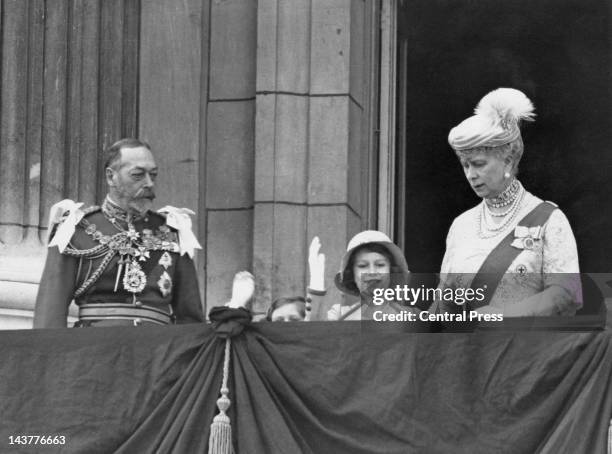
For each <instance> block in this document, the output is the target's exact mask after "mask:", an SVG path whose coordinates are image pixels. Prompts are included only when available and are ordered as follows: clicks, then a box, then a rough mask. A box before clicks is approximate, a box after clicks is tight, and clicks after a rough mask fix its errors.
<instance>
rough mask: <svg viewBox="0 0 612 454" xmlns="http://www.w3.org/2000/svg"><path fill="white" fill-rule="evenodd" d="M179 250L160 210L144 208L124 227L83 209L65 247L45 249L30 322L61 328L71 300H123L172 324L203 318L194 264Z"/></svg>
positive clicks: (101, 213)
mask: <svg viewBox="0 0 612 454" xmlns="http://www.w3.org/2000/svg"><path fill="white" fill-rule="evenodd" d="M111 221H113V222H111ZM179 251H180V248H179V243H178V235H177V231H176V230H175V229H173V228H170V227H169V226H168V225H167V223H166V218H165V217H164V216H163V215H161V214H158V213H155V212H153V211H149V212H147V214H146V215H145V216H144V217H143V218H141V219H140V220H136V221H134V222H133V223H131V224H130V225H129V226H128V224H127V223H126V222H123V223H121V222H118V221H117V219H114V218H110V220H109V217H108V216H107V215H106V214H105V213H103V212H102V211H101V210H100V209H99V208H93V209H89V210H86V214H85V216H84V217H83V218H82V219H81V220H80V222H79V223H78V224H77V225H76V227H75V230H74V234H73V236H72V238H71V239H70V243H69V245H68V246H67V247H66V248H65V250H64V251H63V252H60V248H59V247H55V246H51V247H49V249H48V255H47V261H46V263H45V268H44V271H43V274H42V278H41V282H40V287H39V291H38V296H37V299H36V311H35V317H34V327H65V326H66V317H67V311H68V306H69V304H70V302H71V301H72V300H73V299H74V301H75V302H76V304H77V305H79V306H80V307H81V308H82V307H83V306H84V305H88V304H114V303H123V304H131V305H133V306H134V307H139V306H145V307H151V308H155V309H159V310H160V311H163V312H164V313H169V314H170V315H171V318H172V320H174V321H175V322H176V323H190V322H201V321H203V320H204V316H203V313H202V307H201V304H200V292H199V289H198V281H197V277H196V270H195V266H194V263H193V261H192V259H191V257H190V256H189V255H188V254H186V253H185V254H182V255H181V254H180V252H179Z"/></svg>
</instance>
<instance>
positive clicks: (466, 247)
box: [440, 88, 582, 317]
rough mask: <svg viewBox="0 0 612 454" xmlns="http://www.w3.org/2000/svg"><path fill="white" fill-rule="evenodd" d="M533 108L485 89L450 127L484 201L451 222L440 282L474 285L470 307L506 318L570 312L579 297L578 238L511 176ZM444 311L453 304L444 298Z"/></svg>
mask: <svg viewBox="0 0 612 454" xmlns="http://www.w3.org/2000/svg"><path fill="white" fill-rule="evenodd" d="M533 110H534V108H533V105H532V103H531V101H530V100H529V99H528V98H527V97H526V96H525V95H524V94H523V93H522V92H521V91H519V90H515V89H512V88H499V89H497V90H494V91H492V92H491V93H489V94H487V95H486V96H485V97H484V98H482V100H481V101H480V103H479V104H478V106H477V107H476V110H475V115H473V116H471V117H470V118H468V119H466V120H464V121H463V122H462V123H460V124H459V125H458V126H456V127H455V128H453V129H452V130H451V131H450V134H449V136H448V142H449V144H450V146H451V147H452V148H453V149H454V151H455V153H456V155H457V157H458V158H459V161H460V163H461V166H462V167H463V171H464V173H465V177H466V179H467V181H468V183H469V185H470V187H471V188H472V189H473V190H474V192H475V193H476V195H477V196H478V197H480V198H482V201H481V202H480V203H479V204H478V205H477V206H475V207H474V208H472V209H470V210H468V211H466V212H465V213H463V214H461V215H460V216H458V217H457V218H456V219H455V220H454V222H453V224H452V225H451V227H450V230H449V233H448V237H447V240H446V253H445V255H444V260H443V262H442V268H441V275H440V279H441V282H440V286H441V287H442V288H466V287H470V288H472V289H474V290H476V289H478V288H480V289H481V291H482V292H483V293H482V295H483V298H482V299H481V300H480V301H472V302H471V303H470V309H474V310H478V311H479V312H483V313H486V312H488V313H499V314H503V315H504V316H505V317H513V316H514V317H516V316H536V315H556V314H563V315H573V314H574V313H575V312H576V309H579V308H580V305H581V304H582V291H581V285H580V277H579V275H578V273H579V269H578V254H577V250H576V241H575V239H574V235H573V233H572V229H571V227H570V225H569V222H568V220H567V218H566V217H565V215H564V214H563V212H562V211H561V210H560V209H558V208H557V206H556V205H554V204H553V203H550V202H543V201H542V200H541V199H539V198H538V197H536V196H535V195H533V194H531V193H529V192H528V191H526V190H525V188H524V187H523V185H522V184H521V183H520V181H519V180H518V179H517V177H516V176H517V173H518V166H519V162H520V160H521V156H522V155H523V140H522V138H521V132H520V129H519V126H520V122H521V121H522V120H527V121H532V120H533V117H534V112H533ZM443 307H444V308H445V309H446V310H451V309H457V307H456V305H455V304H453V303H444V304H443Z"/></svg>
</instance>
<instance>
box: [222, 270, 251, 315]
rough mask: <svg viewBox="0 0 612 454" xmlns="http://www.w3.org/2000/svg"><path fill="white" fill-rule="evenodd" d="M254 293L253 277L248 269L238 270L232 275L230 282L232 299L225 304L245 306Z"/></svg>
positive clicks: (235, 306) (234, 306)
mask: <svg viewBox="0 0 612 454" xmlns="http://www.w3.org/2000/svg"><path fill="white" fill-rule="evenodd" d="M254 293H255V277H254V276H253V275H252V274H251V273H249V272H248V271H240V272H238V273H236V275H235V276H234V282H233V284H232V299H231V300H230V302H229V303H227V306H229V307H233V308H238V307H246V305H247V303H248V302H249V301H250V300H251V299H252V298H253V294H254Z"/></svg>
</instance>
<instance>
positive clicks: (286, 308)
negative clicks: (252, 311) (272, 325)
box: [271, 303, 304, 322]
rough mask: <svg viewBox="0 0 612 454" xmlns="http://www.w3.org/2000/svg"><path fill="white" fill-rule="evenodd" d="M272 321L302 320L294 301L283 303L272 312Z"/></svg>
mask: <svg viewBox="0 0 612 454" xmlns="http://www.w3.org/2000/svg"><path fill="white" fill-rule="evenodd" d="M271 318H272V321H273V322H301V321H302V320H304V317H302V313H301V312H300V308H299V306H298V305H297V304H296V303H289V304H283V305H282V306H281V307H279V308H277V309H275V310H274V312H272V317H271Z"/></svg>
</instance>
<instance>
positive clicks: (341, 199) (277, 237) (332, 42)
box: [253, 0, 376, 318]
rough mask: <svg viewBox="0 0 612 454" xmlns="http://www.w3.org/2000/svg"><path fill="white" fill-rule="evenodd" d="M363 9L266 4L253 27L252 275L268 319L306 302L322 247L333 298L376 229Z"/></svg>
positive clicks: (329, 2)
mask: <svg viewBox="0 0 612 454" xmlns="http://www.w3.org/2000/svg"><path fill="white" fill-rule="evenodd" d="M375 11H376V10H375V8H372V7H370V6H369V2H364V1H361V0H355V1H350V0H325V1H323V0H295V1H292V2H284V1H282V0H260V2H259V8H258V18H257V30H258V33H257V88H256V90H257V91H256V123H255V200H254V207H255V213H254V228H253V235H254V236H253V269H254V272H255V275H256V276H257V281H258V287H259V289H260V298H259V301H258V306H257V307H256V310H259V311H263V310H265V308H266V307H267V305H268V304H269V302H270V301H271V300H273V299H274V298H276V297H279V296H289V295H304V292H305V286H306V285H307V277H308V276H307V275H308V272H307V254H308V245H309V243H310V241H311V239H312V237H313V236H314V235H318V236H319V237H320V238H321V242H322V244H323V251H322V252H324V253H325V254H326V256H327V267H326V268H327V269H326V281H327V285H328V287H330V288H331V289H332V291H331V292H330V294H329V297H328V299H327V301H326V304H325V305H324V307H319V308H314V310H315V313H314V315H315V317H316V318H324V314H325V312H326V311H327V309H328V307H329V306H330V305H331V304H332V303H334V302H338V301H339V299H340V295H339V294H338V293H337V292H335V291H334V290H333V275H334V274H335V273H336V272H337V268H338V266H339V261H340V258H341V256H342V254H343V252H344V250H345V246H346V244H347V241H348V239H349V238H350V237H351V236H352V235H353V234H354V233H356V232H358V231H360V230H362V229H364V228H366V227H367V226H369V225H373V224H372V222H373V217H372V213H373V212H375V209H374V207H373V206H372V202H371V197H370V194H372V191H374V192H375V181H372V179H371V175H372V174H373V173H374V174H375V161H373V160H372V156H373V155H375V153H374V146H373V144H374V140H373V132H374V131H373V128H372V125H373V121H372V110H371V106H372V98H371V97H370V93H371V87H372V83H373V74H375V71H372V70H371V69H372V66H371V64H372V58H371V57H372V52H371V49H372V40H373V39H374V36H375V35H374V33H372V30H373V27H372V24H373V20H374V16H375Z"/></svg>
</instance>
